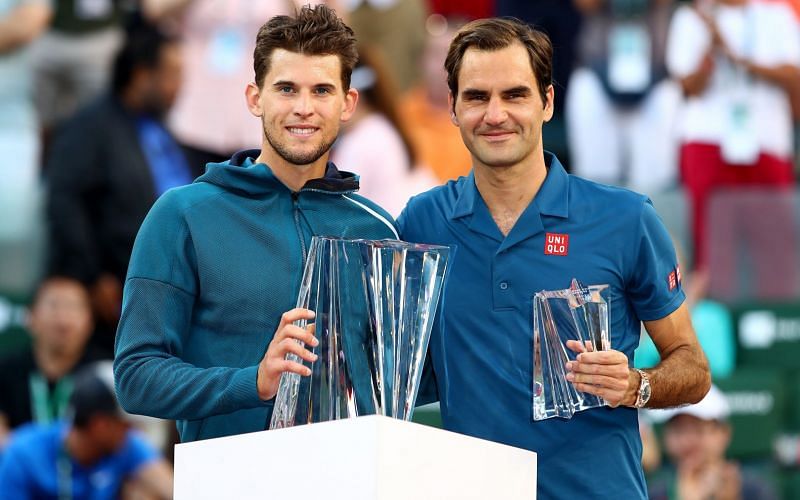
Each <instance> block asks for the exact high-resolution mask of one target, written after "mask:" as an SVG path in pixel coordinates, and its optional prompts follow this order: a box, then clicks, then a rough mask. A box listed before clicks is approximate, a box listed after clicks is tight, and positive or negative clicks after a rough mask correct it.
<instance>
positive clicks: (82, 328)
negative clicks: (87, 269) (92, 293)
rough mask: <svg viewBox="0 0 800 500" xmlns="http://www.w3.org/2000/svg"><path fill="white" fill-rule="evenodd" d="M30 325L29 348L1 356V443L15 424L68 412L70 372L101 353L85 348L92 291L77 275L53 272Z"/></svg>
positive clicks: (36, 299)
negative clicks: (74, 277) (65, 275)
mask: <svg viewBox="0 0 800 500" xmlns="http://www.w3.org/2000/svg"><path fill="white" fill-rule="evenodd" d="M28 328H29V330H30V334H31V338H32V345H31V347H30V349H28V350H26V351H24V352H22V353H13V355H8V356H7V357H5V358H4V359H2V360H0V447H2V445H3V443H4V442H5V440H6V438H7V436H8V432H9V430H11V429H14V428H16V427H18V426H20V425H22V424H25V423H28V422H31V421H33V422H37V423H40V424H47V423H50V422H52V421H54V420H56V419H58V418H61V417H63V416H64V409H65V408H66V405H67V399H68V398H69V395H70V392H71V389H72V377H71V374H72V373H73V372H74V371H75V370H76V369H77V368H78V367H80V366H82V365H84V364H85V363H87V362H89V361H95V360H98V359H101V357H102V356H101V354H100V353H98V352H97V351H96V350H94V349H91V348H90V349H88V350H87V348H86V344H87V341H88V340H89V336H90V335H91V333H92V312H91V306H90V304H89V294H88V292H87V291H86V289H85V288H84V287H83V285H81V284H80V283H79V282H77V281H75V280H72V279H69V278H63V277H50V278H47V279H46V280H44V281H43V282H42V284H41V285H39V289H38V290H37V292H36V295H35V297H34V301H33V305H32V306H31V310H30V315H29V319H28Z"/></svg>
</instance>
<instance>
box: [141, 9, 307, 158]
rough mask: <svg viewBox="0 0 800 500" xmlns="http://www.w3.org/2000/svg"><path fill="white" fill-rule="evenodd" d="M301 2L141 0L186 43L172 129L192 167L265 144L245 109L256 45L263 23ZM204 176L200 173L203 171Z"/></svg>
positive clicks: (153, 18)
mask: <svg viewBox="0 0 800 500" xmlns="http://www.w3.org/2000/svg"><path fill="white" fill-rule="evenodd" d="M303 3H319V2H309V1H301V0H141V6H142V12H143V14H144V15H145V17H147V18H148V19H149V20H151V21H154V22H158V23H159V24H161V25H165V26H176V27H177V34H178V35H179V36H180V37H181V39H182V41H183V46H182V60H183V62H184V64H185V73H184V80H183V86H182V87H181V92H180V94H179V95H178V99H177V101H176V102H175V107H174V108H173V109H172V110H171V112H170V115H169V124H170V127H171V129H172V130H173V131H174V133H175V136H176V137H177V139H178V141H179V142H180V143H181V145H182V146H183V147H184V149H185V151H186V153H187V156H188V159H189V163H190V164H191V165H198V166H199V167H200V168H205V165H206V163H217V162H222V161H225V160H227V159H228V158H230V157H231V156H232V155H233V153H235V152H236V151H240V150H244V149H250V148H253V147H255V146H256V145H258V144H261V136H260V135H259V134H258V129H257V127H254V126H253V117H252V116H251V115H250V114H249V113H248V112H247V108H246V107H245V106H242V102H243V100H244V97H243V96H242V91H241V86H242V84H243V82H245V83H246V82H248V81H250V80H251V79H252V70H253V49H254V48H255V45H254V43H253V40H255V38H256V33H257V32H258V28H259V27H261V25H262V24H263V23H264V20H265V19H269V18H270V17H272V16H276V15H279V14H288V13H290V12H291V11H292V10H293V9H294V8H295V7H298V6H299V5H301V4H303ZM201 173H202V171H201Z"/></svg>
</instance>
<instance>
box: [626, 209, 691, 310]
mask: <svg viewBox="0 0 800 500" xmlns="http://www.w3.org/2000/svg"><path fill="white" fill-rule="evenodd" d="M634 238H635V240H634V241H633V242H632V244H631V245H630V247H629V248H630V249H631V254H630V255H629V256H628V258H629V259H630V260H629V261H628V263H627V272H626V290H627V296H628V299H629V300H630V301H631V304H632V305H633V308H634V310H635V311H636V314H637V316H638V317H639V319H640V320H642V321H652V320H657V319H661V318H663V317H665V316H668V315H669V314H670V313H672V312H673V311H675V310H676V309H677V308H678V306H680V305H681V304H682V303H683V301H684V300H685V298H686V296H685V294H684V292H683V289H682V287H681V275H680V274H681V271H680V268H679V266H678V260H677V256H676V254H675V247H674V246H673V244H672V238H671V237H670V235H669V233H668V232H667V229H666V228H665V227H664V224H663V222H662V221H661V218H660V217H659V216H658V214H657V213H656V210H655V208H653V205H652V204H651V203H650V201H649V200H647V201H646V202H645V203H643V205H642V210H641V212H640V215H639V227H638V231H637V232H636V235H635V236H634Z"/></svg>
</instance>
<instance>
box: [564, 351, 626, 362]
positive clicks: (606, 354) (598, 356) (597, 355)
mask: <svg viewBox="0 0 800 500" xmlns="http://www.w3.org/2000/svg"><path fill="white" fill-rule="evenodd" d="M576 359H577V360H578V361H579V362H580V363H587V364H588V363H592V364H598V365H617V364H628V356H626V355H625V354H623V353H621V352H619V351H614V350H609V351H593V352H583V353H581V354H578V356H577V358H576Z"/></svg>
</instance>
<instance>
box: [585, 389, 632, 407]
mask: <svg viewBox="0 0 800 500" xmlns="http://www.w3.org/2000/svg"><path fill="white" fill-rule="evenodd" d="M574 386H575V390H576V391H579V392H585V393H587V394H592V395H594V396H598V397H600V398H603V399H604V400H605V402H606V403H608V405H609V406H611V407H613V408H616V407H617V406H619V405H620V403H621V402H622V398H623V397H624V396H625V393H624V392H623V391H615V390H611V389H608V388H605V387H600V386H596V385H591V384H574Z"/></svg>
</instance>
